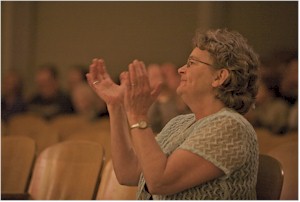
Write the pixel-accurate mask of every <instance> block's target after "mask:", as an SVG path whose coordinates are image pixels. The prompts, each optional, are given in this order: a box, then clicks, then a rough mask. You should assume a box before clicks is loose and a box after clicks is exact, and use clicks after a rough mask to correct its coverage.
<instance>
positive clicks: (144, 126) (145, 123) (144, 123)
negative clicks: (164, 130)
mask: <svg viewBox="0 0 300 202" xmlns="http://www.w3.org/2000/svg"><path fill="white" fill-rule="evenodd" d="M139 126H140V128H147V126H148V124H147V122H146V121H141V122H140V123H139Z"/></svg>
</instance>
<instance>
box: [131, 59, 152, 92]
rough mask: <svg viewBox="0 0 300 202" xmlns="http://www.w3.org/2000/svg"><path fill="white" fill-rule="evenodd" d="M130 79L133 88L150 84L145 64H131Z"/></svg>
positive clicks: (135, 62)
mask: <svg viewBox="0 0 300 202" xmlns="http://www.w3.org/2000/svg"><path fill="white" fill-rule="evenodd" d="M129 77H130V85H131V87H134V86H145V85H146V84H147V82H148V79H146V78H147V70H146V67H145V64H144V63H143V62H142V61H139V60H134V61H133V62H132V63H131V64H129Z"/></svg>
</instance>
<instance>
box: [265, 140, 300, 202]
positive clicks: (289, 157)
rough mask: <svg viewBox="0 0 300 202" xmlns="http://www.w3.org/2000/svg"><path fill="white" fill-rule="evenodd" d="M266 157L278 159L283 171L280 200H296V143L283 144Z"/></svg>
mask: <svg viewBox="0 0 300 202" xmlns="http://www.w3.org/2000/svg"><path fill="white" fill-rule="evenodd" d="M268 155H270V156H272V157H274V158H276V159H278V160H279V161H280V163H281V164H282V169H283V171H284V181H283V187H282V191H281V196H280V200H298V141H292V142H287V143H283V144H282V145H280V146H278V147H276V148H274V149H272V150H271V151H270V152H269V153H268Z"/></svg>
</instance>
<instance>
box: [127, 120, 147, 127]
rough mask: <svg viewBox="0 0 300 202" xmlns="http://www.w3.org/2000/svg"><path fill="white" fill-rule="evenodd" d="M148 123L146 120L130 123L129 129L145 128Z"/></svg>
mask: <svg viewBox="0 0 300 202" xmlns="http://www.w3.org/2000/svg"><path fill="white" fill-rule="evenodd" d="M149 126H150V125H149V124H148V123H147V122H146V121H139V122H137V123H135V124H132V125H131V126H130V129H134V128H139V129H146V128H148V127H149Z"/></svg>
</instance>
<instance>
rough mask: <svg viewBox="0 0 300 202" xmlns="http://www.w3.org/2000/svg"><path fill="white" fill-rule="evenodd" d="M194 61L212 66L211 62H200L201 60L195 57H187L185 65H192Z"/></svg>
mask: <svg viewBox="0 0 300 202" xmlns="http://www.w3.org/2000/svg"><path fill="white" fill-rule="evenodd" d="M195 62H198V63H202V64H205V65H208V66H211V67H213V65H212V64H209V63H206V62H202V61H201V60H198V59H195V58H194V57H189V59H188V60H187V63H186V65H187V67H190V66H191V65H193V64H194V63H195Z"/></svg>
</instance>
